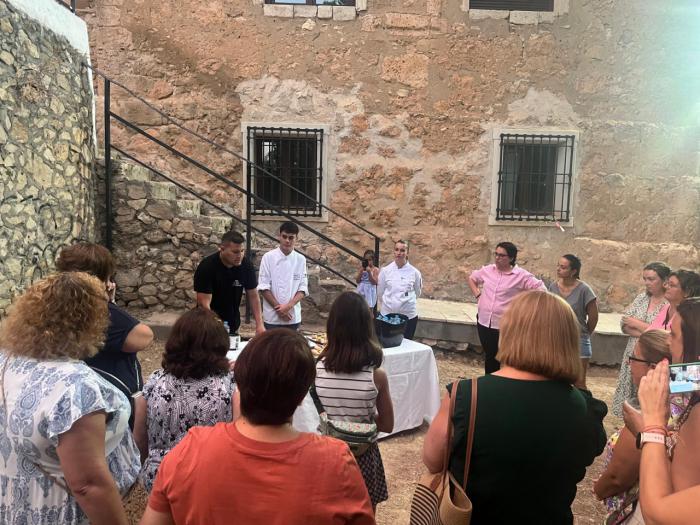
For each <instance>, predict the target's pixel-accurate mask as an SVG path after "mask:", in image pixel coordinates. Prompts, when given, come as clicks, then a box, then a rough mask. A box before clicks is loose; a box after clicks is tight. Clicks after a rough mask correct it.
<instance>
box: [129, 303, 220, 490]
mask: <svg viewBox="0 0 700 525" xmlns="http://www.w3.org/2000/svg"><path fill="white" fill-rule="evenodd" d="M228 350H229V335H228V332H227V331H226V328H224V325H223V324H222V323H221V321H220V320H219V318H218V317H217V316H216V314H214V313H213V312H212V311H211V310H206V309H204V308H195V309H194V310H190V311H189V312H187V313H185V314H184V315H183V316H182V317H180V318H179V319H178V320H177V321H176V322H175V325H173V328H172V331H171V332H170V337H169V338H168V341H167V343H166V344H165V354H164V355H163V361H162V366H163V368H162V369H159V370H156V371H155V372H153V374H151V377H149V378H148V381H147V382H146V385H145V386H144V388H143V395H144V397H145V398H146V405H147V412H146V429H145V432H147V439H144V438H145V437H146V436H144V437H142V441H146V442H147V443H148V457H147V458H146V462H145V463H144V465H143V469H142V471H141V481H142V483H143V485H144V487H145V488H146V490H147V491H149V492H150V491H151V488H152V486H153V480H154V479H155V477H156V473H157V472H158V467H159V466H160V463H161V461H162V460H163V458H164V457H165V455H166V454H167V453H168V452H170V450H171V449H172V448H173V447H174V446H175V445H177V444H178V443H179V442H180V440H181V439H182V438H183V437H184V436H185V434H186V433H187V431H188V430H189V429H190V428H192V427H194V426H211V425H215V424H216V423H218V422H219V421H231V419H232V418H233V410H232V404H231V397H232V394H233V388H234V386H233V378H232V377H231V374H230V372H229V362H228V359H226V352H228Z"/></svg>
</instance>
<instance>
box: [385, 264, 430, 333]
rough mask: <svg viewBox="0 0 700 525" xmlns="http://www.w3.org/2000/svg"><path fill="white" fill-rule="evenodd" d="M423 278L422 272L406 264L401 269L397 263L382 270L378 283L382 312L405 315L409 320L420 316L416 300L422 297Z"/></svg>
mask: <svg viewBox="0 0 700 525" xmlns="http://www.w3.org/2000/svg"><path fill="white" fill-rule="evenodd" d="M422 286H423V278H422V276H421V274H420V272H419V271H418V270H417V269H416V268H414V267H413V266H411V263H409V262H406V264H404V265H403V266H402V267H401V268H399V267H398V266H396V262H392V263H391V264H389V265H387V266H385V267H384V268H382V270H381V271H380V272H379V282H378V283H377V296H378V297H381V299H382V307H381V309H380V312H381V313H382V314H384V315H387V314H403V315H405V316H407V317H408V318H409V319H413V318H414V317H416V316H417V315H418V307H417V305H416V299H417V298H418V297H419V296H420V290H421V287H422Z"/></svg>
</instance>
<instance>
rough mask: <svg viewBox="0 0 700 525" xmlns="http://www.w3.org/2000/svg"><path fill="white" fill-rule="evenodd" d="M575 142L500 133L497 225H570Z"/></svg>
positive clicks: (560, 137) (569, 137)
mask: <svg viewBox="0 0 700 525" xmlns="http://www.w3.org/2000/svg"><path fill="white" fill-rule="evenodd" d="M575 139H576V136H575V135H525V134H511V133H501V135H500V148H499V151H500V163H499V169H498V194H497V201H496V202H497V207H496V216H495V219H496V220H497V221H559V222H569V221H570V219H571V188H572V170H573V156H574V142H575Z"/></svg>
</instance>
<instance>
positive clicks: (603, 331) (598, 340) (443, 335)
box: [416, 298, 628, 366]
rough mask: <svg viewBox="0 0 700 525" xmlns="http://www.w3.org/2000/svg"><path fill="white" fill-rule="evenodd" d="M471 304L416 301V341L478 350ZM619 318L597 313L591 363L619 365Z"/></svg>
mask: <svg viewBox="0 0 700 525" xmlns="http://www.w3.org/2000/svg"><path fill="white" fill-rule="evenodd" d="M476 313H477V306H476V304H474V303H467V302H464V303H461V302H454V301H439V300H434V299H424V298H419V299H418V327H417V328H416V337H418V338H420V339H422V340H423V342H425V343H426V344H428V345H429V346H432V347H440V348H444V349H447V350H457V351H465V350H467V348H469V347H480V345H481V343H480V342H479V335H478V333H477V329H476ZM621 317H622V315H621V314H615V313H601V314H599V317H598V326H597V327H596V330H595V332H594V333H593V336H592V337H591V344H592V346H593V357H592V358H591V363H593V364H598V365H609V366H616V365H619V364H620V363H621V361H622V355H623V353H624V350H625V346H627V341H628V336H627V335H626V334H624V333H623V332H622V331H621V330H620V319H621Z"/></svg>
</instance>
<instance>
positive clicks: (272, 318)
mask: <svg viewBox="0 0 700 525" xmlns="http://www.w3.org/2000/svg"><path fill="white" fill-rule="evenodd" d="M258 290H260V291H262V290H270V292H272V295H274V296H275V299H277V302H278V303H280V304H284V303H287V302H289V301H290V300H291V299H292V297H294V295H296V293H297V292H304V293H305V294H307V295H308V293H309V285H308V277H307V275H306V257H304V256H303V255H301V254H300V253H299V252H297V251H295V250H292V253H290V254H289V255H285V254H284V253H283V252H282V250H280V249H279V248H275V249H274V250H272V251H269V252H267V253H266V254H265V255H263V258H262V261H260V275H259V276H258ZM262 303H263V321H265V322H266V323H269V324H296V323H301V302H298V303H297V304H295V305H294V308H292V314H293V317H292V319H291V320H289V319H282V318H281V317H280V316H278V315H277V312H276V311H275V309H274V308H273V307H272V305H271V304H270V303H268V302H267V301H265V299H263V302H262Z"/></svg>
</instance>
